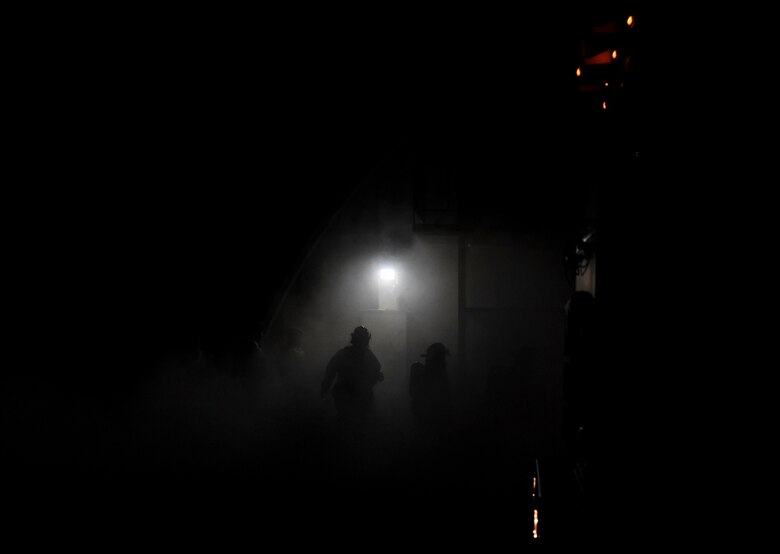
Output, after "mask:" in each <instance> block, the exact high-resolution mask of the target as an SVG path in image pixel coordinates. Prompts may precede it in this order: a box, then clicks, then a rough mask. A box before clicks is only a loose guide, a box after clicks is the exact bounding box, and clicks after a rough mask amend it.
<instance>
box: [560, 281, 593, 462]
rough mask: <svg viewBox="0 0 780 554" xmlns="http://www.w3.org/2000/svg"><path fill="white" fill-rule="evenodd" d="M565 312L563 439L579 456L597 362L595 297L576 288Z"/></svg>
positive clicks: (585, 428)
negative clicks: (591, 383)
mask: <svg viewBox="0 0 780 554" xmlns="http://www.w3.org/2000/svg"><path fill="white" fill-rule="evenodd" d="M566 311H567V318H566V342H565V354H566V363H565V366H564V381H563V387H564V388H563V398H564V412H563V438H564V440H565V442H566V446H567V448H568V449H569V452H570V453H572V454H573V455H574V456H575V457H580V456H581V455H582V448H583V446H584V438H585V433H586V432H587V429H588V423H589V419H590V417H589V416H590V414H589V412H590V402H591V400H592V394H591V393H592V391H591V390H590V382H591V379H592V378H593V374H594V371H595V365H596V359H595V353H596V328H595V324H596V300H595V298H593V296H592V295H591V294H590V293H589V292H587V291H577V292H575V293H574V294H573V295H572V296H571V298H570V299H569V302H568V304H567V310H566Z"/></svg>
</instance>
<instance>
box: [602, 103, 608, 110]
mask: <svg viewBox="0 0 780 554" xmlns="http://www.w3.org/2000/svg"><path fill="white" fill-rule="evenodd" d="M601 108H602V109H604V110H606V109H607V103H606V102H602V103H601Z"/></svg>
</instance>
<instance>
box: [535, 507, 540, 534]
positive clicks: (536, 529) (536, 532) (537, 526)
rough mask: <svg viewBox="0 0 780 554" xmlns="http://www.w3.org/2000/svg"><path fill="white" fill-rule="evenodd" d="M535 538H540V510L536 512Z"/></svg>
mask: <svg viewBox="0 0 780 554" xmlns="http://www.w3.org/2000/svg"><path fill="white" fill-rule="evenodd" d="M534 538H535V539H538V538H539V510H534Z"/></svg>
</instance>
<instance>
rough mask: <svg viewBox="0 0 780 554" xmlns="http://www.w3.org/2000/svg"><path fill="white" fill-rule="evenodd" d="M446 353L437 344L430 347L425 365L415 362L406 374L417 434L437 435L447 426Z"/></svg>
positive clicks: (447, 378)
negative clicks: (407, 375)
mask: <svg viewBox="0 0 780 554" xmlns="http://www.w3.org/2000/svg"><path fill="white" fill-rule="evenodd" d="M448 354H449V351H448V350H447V349H446V348H445V346H444V345H443V344H442V343H440V342H435V343H433V344H431V345H430V346H429V347H428V348H427V350H426V352H425V354H423V355H422V356H423V357H424V358H425V364H422V363H420V362H415V363H414V364H412V367H411V370H410V372H409V396H411V401H412V416H413V417H414V423H415V425H416V427H417V430H418V431H419V432H421V433H423V434H426V435H427V434H435V435H441V434H442V433H443V432H444V431H446V429H447V427H448V425H449V423H450V415H451V414H450V409H451V396H452V387H451V385H450V378H449V375H448V373H447V355H448Z"/></svg>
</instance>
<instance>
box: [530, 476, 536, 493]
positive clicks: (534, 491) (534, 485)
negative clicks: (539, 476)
mask: <svg viewBox="0 0 780 554" xmlns="http://www.w3.org/2000/svg"><path fill="white" fill-rule="evenodd" d="M531 496H536V477H534V484H533V487H532V488H531Z"/></svg>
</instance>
